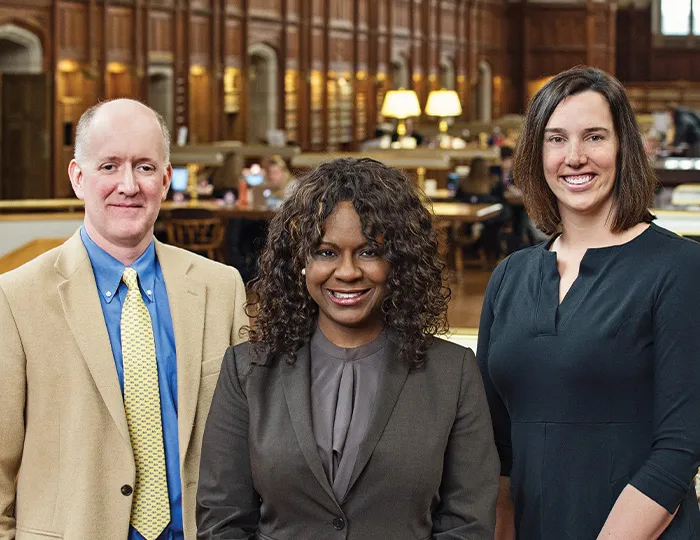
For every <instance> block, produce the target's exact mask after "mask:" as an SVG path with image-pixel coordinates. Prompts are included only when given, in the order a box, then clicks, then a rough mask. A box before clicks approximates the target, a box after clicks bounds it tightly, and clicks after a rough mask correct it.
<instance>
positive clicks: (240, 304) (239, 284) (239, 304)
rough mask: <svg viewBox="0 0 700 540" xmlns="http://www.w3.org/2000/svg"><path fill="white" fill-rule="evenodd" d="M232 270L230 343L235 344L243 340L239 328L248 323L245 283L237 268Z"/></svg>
mask: <svg viewBox="0 0 700 540" xmlns="http://www.w3.org/2000/svg"><path fill="white" fill-rule="evenodd" d="M232 270H233V274H234V275H233V286H234V291H235V292H234V304H233V326H232V327H231V345H237V344H239V343H241V342H242V341H245V337H243V336H241V328H242V327H244V326H247V325H248V323H249V320H248V315H246V312H245V303H246V294H245V285H244V284H243V280H242V279H241V274H239V273H238V270H236V269H235V268H232Z"/></svg>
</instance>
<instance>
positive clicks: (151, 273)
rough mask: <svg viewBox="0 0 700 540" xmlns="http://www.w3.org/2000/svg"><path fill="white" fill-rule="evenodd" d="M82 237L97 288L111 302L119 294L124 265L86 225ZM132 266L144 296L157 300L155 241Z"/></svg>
mask: <svg viewBox="0 0 700 540" xmlns="http://www.w3.org/2000/svg"><path fill="white" fill-rule="evenodd" d="M80 238H81V240H82V241H83V245H84V246H85V249H86V250H87V253H88V257H90V263H91V264H92V270H93V273H94V274H95V283H96V284H97V290H99V291H100V294H101V295H102V297H103V298H104V300H105V301H106V302H107V303H108V304H109V303H111V302H112V299H113V298H114V297H115V296H116V295H117V290H118V289H119V285H120V284H121V281H122V275H123V274H124V269H125V268H126V266H124V265H123V264H122V263H121V262H119V261H118V260H117V259H115V258H114V257H112V256H111V255H110V254H109V253H107V252H106V251H105V250H103V249H102V248H101V247H100V246H98V245H97V244H96V243H95V242H94V241H93V240H92V238H90V235H88V233H87V231H86V230H85V227H84V226H83V227H81V228H80ZM131 268H133V269H134V270H136V273H137V274H138V275H139V285H140V287H141V291H142V292H144V293H145V294H144V297H145V298H146V299H147V300H148V301H149V302H154V301H155V282H156V249H155V243H154V242H153V240H151V243H150V244H148V247H147V248H146V250H145V251H144V252H143V253H142V254H141V255H140V256H139V258H138V259H136V261H134V264H132V265H131Z"/></svg>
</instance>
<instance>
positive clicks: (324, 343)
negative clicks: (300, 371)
mask: <svg viewBox="0 0 700 540" xmlns="http://www.w3.org/2000/svg"><path fill="white" fill-rule="evenodd" d="M386 342H387V337H386V332H382V333H381V334H379V336H377V337H376V338H375V339H374V340H372V341H370V342H369V343H367V344H366V345H362V346H360V347H355V348H351V349H346V348H343V347H338V346H337V345H333V344H332V343H331V342H330V341H328V339H327V338H326V336H324V335H323V332H321V330H320V329H318V328H316V331H315V332H314V335H313V336H312V338H311V418H312V422H313V430H314V436H315V437H316V446H317V447H318V453H319V455H320V456H321V462H322V463H323V468H324V469H325V471H326V476H327V477H328V481H329V482H330V484H331V485H332V486H333V492H334V493H335V496H336V498H337V499H338V501H339V502H342V501H343V499H344V498H345V495H346V491H347V489H348V485H349V483H350V477H351V476H352V471H353V468H354V467H355V461H356V460H357V452H358V450H359V446H360V443H361V442H362V440H363V439H364V436H365V432H366V431H367V426H368V424H369V419H370V415H371V413H372V409H373V405H374V401H375V397H376V394H377V388H378V386H379V380H380V378H381V374H382V372H383V371H384V366H385V364H386V362H387V360H388V358H387V347H386Z"/></svg>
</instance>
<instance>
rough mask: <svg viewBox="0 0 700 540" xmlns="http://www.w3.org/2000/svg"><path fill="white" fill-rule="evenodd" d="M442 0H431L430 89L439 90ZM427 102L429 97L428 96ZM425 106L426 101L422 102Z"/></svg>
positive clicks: (440, 83)
mask: <svg viewBox="0 0 700 540" xmlns="http://www.w3.org/2000/svg"><path fill="white" fill-rule="evenodd" d="M442 4H443V2H442V0H431V10H430V12H431V16H432V25H431V39H430V41H431V43H432V48H433V50H432V60H431V62H430V64H431V66H430V76H431V88H430V90H438V89H439V88H440V86H441V85H442V82H441V81H440V72H441V69H440V62H441V61H442ZM425 99H426V102H427V100H428V97H427V96H426V98H425ZM422 106H423V108H425V103H422Z"/></svg>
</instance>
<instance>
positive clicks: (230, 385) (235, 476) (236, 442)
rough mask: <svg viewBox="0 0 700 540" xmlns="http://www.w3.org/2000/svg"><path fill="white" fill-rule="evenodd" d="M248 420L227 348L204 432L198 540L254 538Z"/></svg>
mask: <svg viewBox="0 0 700 540" xmlns="http://www.w3.org/2000/svg"><path fill="white" fill-rule="evenodd" d="M238 350H239V351H240V347H239V348H238ZM246 356H247V355H246ZM239 361H240V359H239ZM248 415H249V412H248V401H247V398H246V395H245V393H244V391H243V388H242V387H241V383H240V379H239V373H238V366H237V365H236V352H235V351H234V349H233V348H232V347H229V349H228V350H227V351H226V354H225V356H224V361H223V365H222V366H221V373H220V374H219V381H218V383H217V385H216V390H215V391H214V398H213V400H212V404H211V408H210V410H209V417H208V418H207V424H206V427H205V429H204V440H203V443H202V457H201V463H200V470H199V486H198V489H197V538H199V539H200V540H203V539H207V540H224V539H226V540H232V539H248V538H253V537H254V534H255V531H256V530H257V528H258V520H259V518H260V497H259V495H258V494H257V493H256V491H255V488H254V487H253V478H252V474H251V468H250V454H249V451H248V422H249V416H248Z"/></svg>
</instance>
